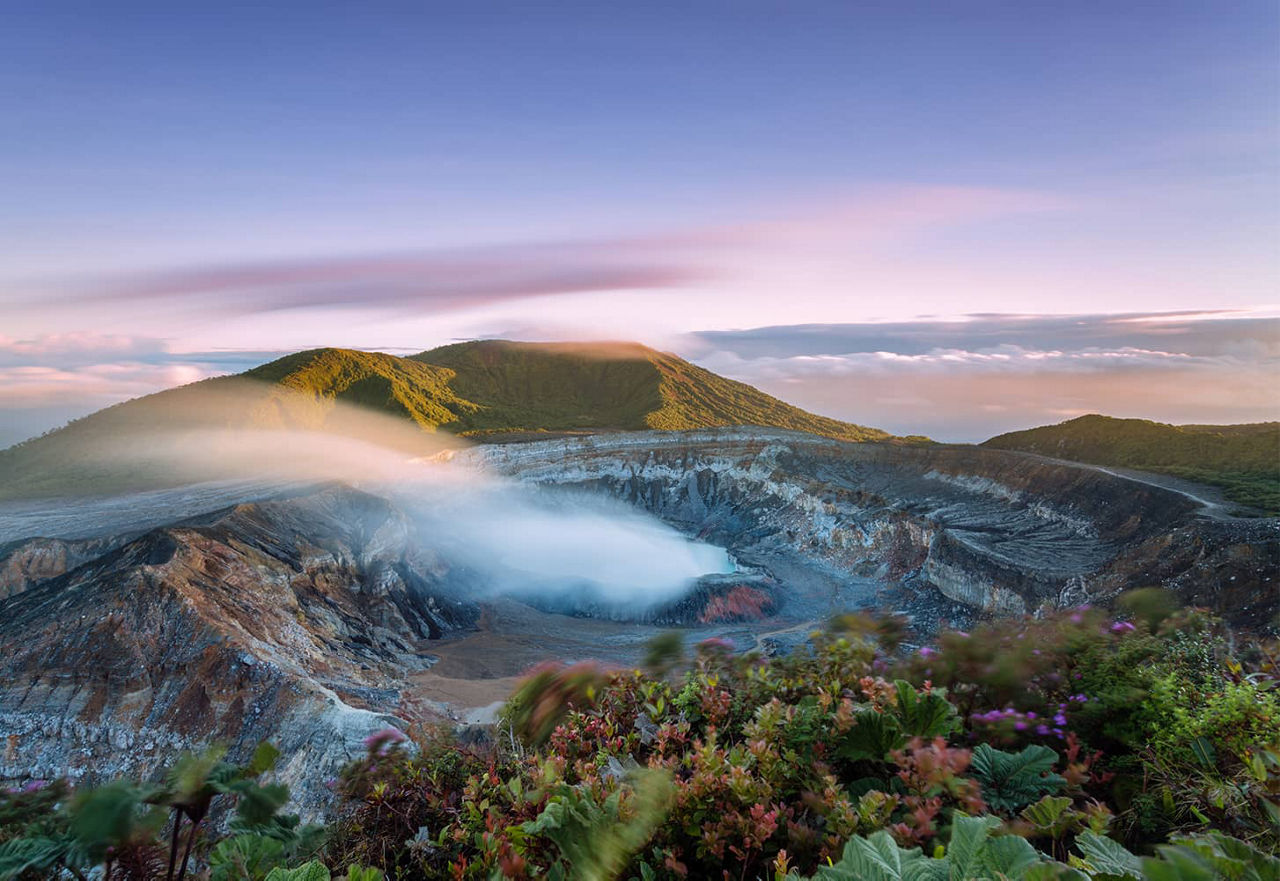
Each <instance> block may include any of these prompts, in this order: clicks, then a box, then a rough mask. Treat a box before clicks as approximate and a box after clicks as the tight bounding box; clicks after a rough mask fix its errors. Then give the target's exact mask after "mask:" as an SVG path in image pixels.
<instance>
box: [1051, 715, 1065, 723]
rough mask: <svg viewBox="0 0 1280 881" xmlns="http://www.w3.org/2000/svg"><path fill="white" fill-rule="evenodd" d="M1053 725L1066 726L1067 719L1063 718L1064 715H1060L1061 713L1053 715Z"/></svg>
mask: <svg viewBox="0 0 1280 881" xmlns="http://www.w3.org/2000/svg"><path fill="white" fill-rule="evenodd" d="M1053 724H1054V725H1066V724H1067V717H1066V716H1064V715H1062V714H1061V713H1058V714H1057V715H1055V716H1054V717H1053Z"/></svg>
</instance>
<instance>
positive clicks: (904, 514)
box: [460, 430, 1280, 626]
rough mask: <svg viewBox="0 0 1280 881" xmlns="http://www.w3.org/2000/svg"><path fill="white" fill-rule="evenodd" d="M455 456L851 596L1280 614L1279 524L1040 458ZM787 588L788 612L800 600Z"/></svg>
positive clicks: (572, 445)
mask: <svg viewBox="0 0 1280 881" xmlns="http://www.w3.org/2000/svg"><path fill="white" fill-rule="evenodd" d="M460 458H461V459H462V460H463V461H470V462H474V463H477V464H479V463H482V464H483V465H484V466H485V467H488V468H494V469H497V470H498V471H500V472H501V473H504V474H507V475H509V476H511V477H514V478H516V479H519V480H524V481H528V482H531V483H536V484H540V485H545V486H554V487H560V488H570V489H576V490H579V491H588V492H595V493H606V494H608V495H611V496H614V497H616V498H620V499H623V500H626V501H628V502H630V503H632V504H634V505H637V506H639V507H642V508H644V509H646V510H649V511H651V512H653V513H655V514H657V515H658V516H660V517H662V518H663V519H665V520H667V521H668V522H671V523H674V524H676V525H678V526H680V527H681V528H683V529H684V530H686V531H687V532H689V533H691V534H695V535H697V536H699V537H702V538H706V539H707V540H709V541H712V542H714V543H717V544H722V545H723V546H725V547H727V548H728V549H729V550H730V551H731V552H732V553H733V554H734V555H735V556H737V557H738V558H739V559H742V560H745V561H746V562H748V563H752V564H755V565H758V566H760V567H762V568H763V569H765V570H766V571H768V570H772V569H776V568H778V564H779V563H781V562H790V563H794V562H795V561H803V563H804V565H806V566H807V567H809V568H813V567H817V568H820V569H822V570H824V571H825V572H827V573H829V574H830V575H831V577H832V578H834V579H835V580H836V581H839V582H848V581H850V580H853V579H858V578H862V579H870V580H872V581H877V582H884V581H890V582H897V583H899V584H901V585H903V586H904V587H905V588H906V589H907V590H908V591H910V592H911V593H912V594H914V595H915V596H916V597H917V598H919V599H922V600H923V601H924V602H925V604H926V605H927V603H928V601H929V594H930V593H933V594H934V598H935V599H936V594H939V593H940V594H941V595H942V596H943V597H946V598H948V599H950V600H953V601H955V602H957V603H960V604H963V605H964V606H967V607H969V608H971V609H974V610H976V611H978V612H981V613H989V614H1015V613H1022V612H1030V611H1036V610H1037V609H1040V608H1044V607H1065V606H1071V605H1078V604H1080V603H1086V602H1094V603H1098V602H1106V601H1108V600H1109V599H1110V598H1112V597H1114V596H1115V595H1116V594H1118V593H1120V592H1121V591H1123V590H1127V589H1130V588H1133V587H1140V586H1151V585H1164V586H1168V587H1171V588H1173V589H1175V590H1177V591H1178V592H1179V593H1181V594H1182V595H1183V596H1184V597H1185V598H1186V599H1187V600H1188V601H1193V602H1196V603H1198V604H1201V605H1206V606H1209V607H1210V608H1212V609H1214V610H1215V611H1216V612H1218V613H1219V614H1222V615H1224V616H1225V617H1227V618H1228V619H1230V620H1232V621H1234V622H1235V623H1237V624H1241V625H1246V626H1259V625H1264V624H1266V623H1268V622H1269V621H1270V620H1271V619H1272V618H1274V616H1275V614H1276V611H1277V608H1280V582H1278V581H1277V572H1278V571H1280V544H1278V542H1277V539H1278V537H1280V530H1278V526H1280V524H1278V523H1277V521H1275V520H1234V521H1220V520H1210V519H1205V518H1202V517H1199V516H1197V511H1198V510H1199V508H1200V506H1199V505H1198V504H1197V503H1196V502H1195V501H1193V500H1192V499H1190V498H1188V497H1187V496H1185V495H1182V494H1180V493H1178V492H1175V491H1172V490H1169V489H1164V488H1161V487H1158V486H1153V485H1148V484H1145V483H1141V482H1137V481H1134V480H1129V479H1125V478H1122V477H1118V476H1115V475H1112V474H1108V473H1105V472H1102V471H1100V470H1098V469H1094V468H1091V467H1089V466H1078V465H1073V464H1069V463H1060V462H1053V461H1050V460H1045V459H1042V458H1040V457H1036V456H1028V455H1020V454H1009V453H998V454H995V451H991V450H986V449H981V448H976V447H950V446H942V445H936V446H904V445H890V444H845V443H839V442H836V441H828V440H824V439H821V438H815V437H812V436H810V435H803V434H796V433H789V432H757V431H752V430H722V431H716V432H687V433H678V434H671V433H656V432H655V433H643V434H629V435H602V436H595V437H587V438H574V439H562V440H556V441H545V442H539V443H530V444H519V445H509V446H498V447H484V448H477V449H475V450H471V451H468V452H466V453H464V454H462V456H461V457H460ZM1144 560H1145V561H1146V562H1145V563H1144V562H1143V561H1144ZM783 568H785V567H783ZM1206 574H1212V576H1213V577H1212V578H1211V579H1208V580H1206V578H1204V577H1202V576H1203V575H1206ZM777 580H778V581H779V582H781V583H782V584H783V585H784V589H783V590H782V595H783V599H782V602H783V605H784V608H785V604H786V603H788V602H792V603H794V602H795V601H796V599H797V598H796V597H795V596H793V595H792V594H791V593H790V592H789V591H788V590H787V589H786V583H787V579H786V577H785V576H781V577H778V578H777ZM864 593H866V592H865V591H864ZM1245 597H1247V601H1244V602H1242V599H1244V598H1245ZM865 598H866V599H868V600H870V599H871V597H869V596H868V597H865ZM845 599H851V597H845Z"/></svg>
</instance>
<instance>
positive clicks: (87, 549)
mask: <svg viewBox="0 0 1280 881" xmlns="http://www.w3.org/2000/svg"><path fill="white" fill-rule="evenodd" d="M109 544H110V542H102V543H99V545H98V547H99V548H105V547H108V546H109ZM91 546H92V545H91V544H84V543H76V542H70V543H67V542H57V541H55V542H49V541H47V540H42V539H37V540H34V541H32V542H28V543H25V544H21V545H19V546H17V547H15V548H13V549H12V550H11V551H10V554H9V556H8V558H7V559H6V560H5V562H4V565H5V566H6V567H15V568H21V566H22V561H30V560H32V559H40V554H39V549H40V548H52V549H54V550H55V551H56V552H55V553H52V554H49V555H47V556H45V557H44V558H43V559H44V560H45V561H46V562H45V563H43V564H41V567H33V566H30V565H28V566H27V569H26V575H25V578H26V580H27V584H26V588H25V589H24V590H22V591H21V592H14V593H13V595H12V596H10V597H9V598H8V599H7V600H5V601H3V606H2V607H0V609H2V612H3V614H2V616H0V646H2V647H3V658H2V660H0V670H3V675H2V676H0V682H3V687H0V732H3V734H4V736H5V739H6V740H5V752H4V757H3V760H2V761H0V777H4V778H24V777H37V778H52V777H56V776H59V775H61V774H69V775H71V776H72V777H73V778H76V777H79V776H81V775H84V774H89V775H96V774H101V773H118V772H121V771H128V772H131V773H141V774H148V773H150V772H152V771H154V770H155V769H156V768H158V767H160V766H162V765H163V763H164V762H166V761H168V760H170V759H172V757H173V755H174V754H175V752H177V751H180V750H182V749H188V748H193V747H197V746H199V745H201V744H204V743H207V742H209V741H211V740H222V741H225V742H227V743H228V744H229V745H230V747H231V753H232V755H233V756H238V757H243V756H245V755H247V754H248V753H249V752H251V751H252V749H253V747H254V746H255V745H256V744H257V743H258V742H259V741H261V740H263V739H267V738H270V739H272V740H275V741H276V742H277V743H278V744H279V745H280V746H281V747H282V749H283V750H284V751H285V753H286V756H287V762H286V764H285V766H284V768H283V771H282V773H283V776H284V778H285V779H286V780H287V781H288V782H290V783H291V785H293V786H294V787H295V788H296V791H297V796H298V799H299V801H300V804H302V805H304V806H310V807H314V806H316V805H318V804H319V803H320V802H321V801H322V800H323V796H324V791H323V789H322V787H321V783H322V781H323V780H324V779H325V777H324V775H322V776H317V775H316V774H315V773H314V771H315V769H317V768H329V769H333V768H335V767H337V766H339V765H340V764H341V763H343V762H344V761H346V760H347V759H348V758H350V757H352V756H354V755H357V754H359V753H360V751H361V745H360V741H361V739H362V738H363V737H365V736H367V735H368V734H369V733H370V732H372V731H374V730H377V729H379V728H382V727H385V726H386V725H387V724H388V722H389V719H390V717H389V715H388V714H391V713H395V712H396V711H397V710H398V709H399V693H398V692H397V691H396V687H395V686H396V683H398V682H400V681H401V680H402V679H403V677H404V676H405V675H406V673H408V672H411V671H414V670H419V669H423V668H424V667H425V666H426V662H425V661H424V658H423V654H422V652H421V650H420V648H419V644H420V642H421V641H422V640H424V639H426V638H428V637H431V636H439V635H440V634H441V633H443V632H445V631H447V630H451V629H454V628H457V627H460V626H468V625H470V624H471V623H473V622H474V620H475V618H476V616H477V615H478V609H477V608H476V607H475V606H474V605H473V604H470V603H468V602H465V601H463V600H461V599H460V598H458V597H456V596H454V595H452V594H451V593H450V592H449V590H448V589H446V588H444V587H443V585H444V582H445V581H446V580H447V579H446V576H447V575H448V570H447V567H446V566H445V565H443V564H442V563H441V562H440V560H439V559H437V558H436V557H435V556H434V555H433V554H432V553H431V552H430V550H426V549H424V548H423V547H422V543H421V542H419V541H417V540H416V539H415V538H414V536H413V535H412V526H411V524H410V523H409V522H408V521H407V520H406V519H405V518H404V517H403V516H402V515H401V514H400V513H399V512H398V511H396V510H395V509H394V508H393V507H392V506H391V505H389V504H388V503H387V502H386V501H385V500H383V499H379V498H376V497H373V496H369V495H366V494H364V493H359V492H356V491H354V490H350V489H346V488H332V489H323V490H318V491H315V492H313V493H310V494H307V495H304V496H301V497H298V498H293V499H288V500H280V501H271V502H264V503H261V504H244V505H238V506H236V507H234V508H231V509H228V510H224V511H221V512H218V513H215V514H212V515H209V516H207V517H204V518H199V519H196V520H190V521H187V522H184V523H181V524H177V525H173V526H168V527H163V528H159V529H153V530H150V531H147V532H145V533H143V534H142V535H141V536H139V537H137V538H135V539H133V540H130V541H125V542H124V543H122V544H121V545H120V546H119V547H117V548H115V549H112V550H107V551H106V552H105V553H103V554H102V555H101V556H98V557H96V558H94V559H91V560H90V561H89V562H86V563H82V564H80V565H78V566H75V565H74V563H75V562H76V561H77V559H78V557H80V556H84V555H86V554H91V553H92V550H91ZM63 567H66V569H65V571H62V572H61V573H60V574H56V575H53V573H55V572H56V570H58V569H59V568H63ZM50 575H53V577H48V576H50ZM41 576H45V577H41ZM454 583H455V584H456V583H457V582H456V581H455V582H454Z"/></svg>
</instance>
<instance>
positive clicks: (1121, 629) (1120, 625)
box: [1111, 621, 1138, 633]
mask: <svg viewBox="0 0 1280 881" xmlns="http://www.w3.org/2000/svg"><path fill="white" fill-rule="evenodd" d="M1137 629H1138V628H1136V627H1134V626H1133V625H1132V624H1130V623H1129V622H1128V621H1117V622H1116V623H1114V624H1112V625H1111V632H1112V633H1132V632H1133V631H1135V630H1137Z"/></svg>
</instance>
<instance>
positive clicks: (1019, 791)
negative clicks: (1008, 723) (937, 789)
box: [969, 743, 1067, 812]
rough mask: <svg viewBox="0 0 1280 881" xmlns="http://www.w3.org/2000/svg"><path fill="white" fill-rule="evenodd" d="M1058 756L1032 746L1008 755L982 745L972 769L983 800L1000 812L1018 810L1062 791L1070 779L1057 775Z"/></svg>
mask: <svg viewBox="0 0 1280 881" xmlns="http://www.w3.org/2000/svg"><path fill="white" fill-rule="evenodd" d="M1057 760H1058V754H1057V753H1056V752H1054V751H1053V750H1051V749H1049V748H1048V747H1047V746H1040V745H1038V744H1032V745H1031V746H1028V747H1026V748H1025V749H1023V750H1022V752H1019V753H1006V752H1002V751H1001V750H998V749H993V748H992V747H991V746H990V745H989V744H985V743H981V744H978V746H977V748H976V749H974V751H973V759H972V761H971V763H970V766H969V767H970V769H971V771H972V772H973V776H974V777H976V778H977V779H978V782H979V783H981V784H982V797H983V798H984V799H985V800H986V802H987V805H988V806H990V807H992V808H994V809H995V810H997V811H1006V812H1012V811H1018V810H1021V809H1022V808H1025V807H1026V806H1027V805H1029V804H1031V803H1032V802H1034V801H1037V800H1038V799H1039V798H1040V797H1041V796H1043V795H1047V794H1052V793H1054V792H1057V791H1058V790H1059V789H1061V788H1062V787H1063V786H1064V785H1065V784H1066V782H1067V781H1066V780H1065V779H1064V778H1062V777H1060V776H1059V775H1057V774H1054V773H1053V765H1054V763H1055V762H1056V761H1057Z"/></svg>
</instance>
